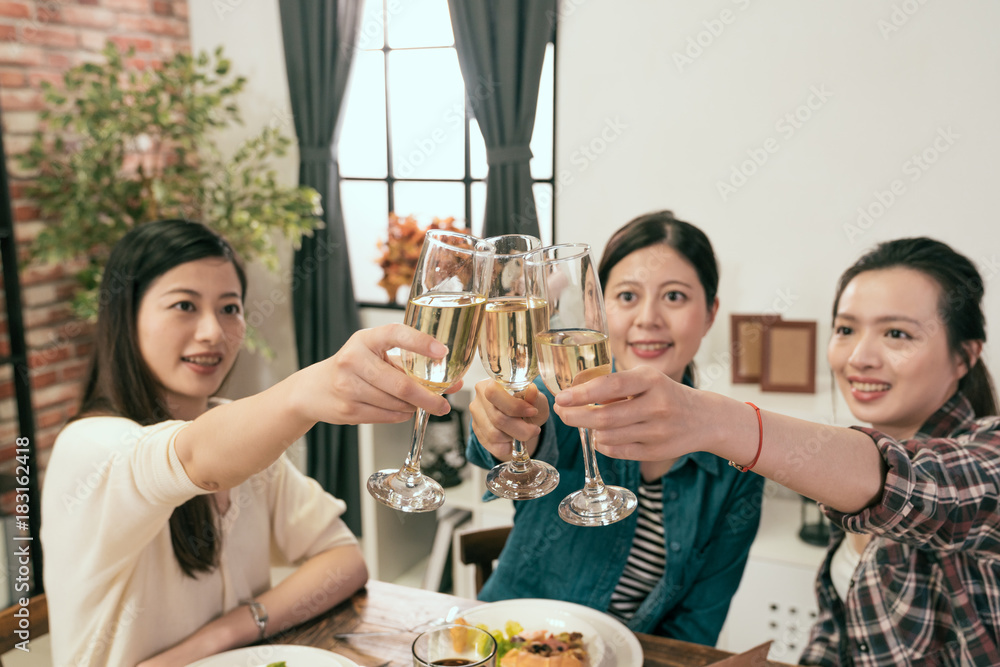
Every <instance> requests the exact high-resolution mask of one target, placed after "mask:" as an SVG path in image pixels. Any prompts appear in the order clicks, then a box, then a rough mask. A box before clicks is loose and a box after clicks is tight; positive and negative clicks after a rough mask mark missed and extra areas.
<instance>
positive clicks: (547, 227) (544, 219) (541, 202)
mask: <svg viewBox="0 0 1000 667" xmlns="http://www.w3.org/2000/svg"><path fill="white" fill-rule="evenodd" d="M531 191H532V192H533V193H534V194H535V208H537V209H538V235H539V238H541V239H542V245H551V244H552V186H551V185H549V184H548V183H535V184H534V185H533V186H531Z"/></svg>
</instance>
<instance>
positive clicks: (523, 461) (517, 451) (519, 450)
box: [507, 389, 531, 472]
mask: <svg viewBox="0 0 1000 667" xmlns="http://www.w3.org/2000/svg"><path fill="white" fill-rule="evenodd" d="M507 391H509V392H510V395H511V396H513V397H514V398H524V391H525V390H524V389H522V390H521V391H513V390H511V389H508V390H507ZM511 449H512V450H513V451H512V455H513V456H512V458H511V461H510V467H511V468H512V469H513V470H514V472H528V463H530V462H531V458H530V457H529V456H528V451H527V450H526V449H525V448H524V443H523V442H521V441H520V440H516V439H515V440H512V441H511Z"/></svg>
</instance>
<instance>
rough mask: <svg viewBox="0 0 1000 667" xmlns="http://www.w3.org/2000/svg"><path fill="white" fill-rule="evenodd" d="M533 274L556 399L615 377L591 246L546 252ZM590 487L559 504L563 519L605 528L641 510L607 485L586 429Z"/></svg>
mask: <svg viewBox="0 0 1000 667" xmlns="http://www.w3.org/2000/svg"><path fill="white" fill-rule="evenodd" d="M525 263H526V265H527V266H528V267H529V270H531V269H534V268H535V267H537V268H538V269H540V270H541V272H542V280H543V281H544V282H545V293H546V297H547V301H548V310H547V315H548V322H547V323H546V325H545V327H544V328H543V329H542V330H541V331H540V332H539V333H537V334H536V335H535V346H536V347H537V350H538V365H539V371H540V373H541V376H542V380H543V381H544V382H545V386H546V387H548V388H549V391H551V392H552V393H553V394H557V393H558V392H560V391H562V390H563V389H568V388H569V387H572V386H573V385H575V384H580V383H582V382H586V381H587V380H589V379H591V378H595V377H598V376H600V375H607V374H608V373H610V372H611V348H610V345H609V344H608V324H607V318H606V316H605V314H604V298H603V296H602V295H601V285H600V283H599V282H598V281H597V272H596V270H595V269H594V262H593V258H592V257H591V254H590V246H589V245H587V244H585V243H567V244H562V245H557V246H550V247H547V248H541V249H540V250H536V251H534V252H532V253H530V254H528V256H527V258H526V259H525ZM580 441H581V445H582V447H583V457H584V478H585V479H584V487H583V489H582V490H580V491H574V492H573V493H571V494H570V495H568V496H566V498H565V499H563V501H562V502H561V503H560V504H559V516H561V517H562V518H563V519H564V520H565V521H567V522H568V523H571V524H574V525H577V526H604V525H607V524H609V523H614V522H616V521H621V520H622V519H624V518H625V517H627V516H628V515H629V514H631V513H632V512H633V511H635V508H636V505H637V500H636V497H635V494H634V493H632V492H631V491H629V490H628V489H626V488H622V487H620V486H609V485H606V484H604V482H603V480H602V479H601V473H600V471H599V470H598V469H597V453H596V451H595V450H594V443H593V440H592V438H591V433H590V431H589V430H588V429H583V428H581V429H580Z"/></svg>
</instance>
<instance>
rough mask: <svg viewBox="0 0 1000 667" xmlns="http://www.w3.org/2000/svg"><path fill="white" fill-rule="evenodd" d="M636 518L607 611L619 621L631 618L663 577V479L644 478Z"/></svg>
mask: <svg viewBox="0 0 1000 667" xmlns="http://www.w3.org/2000/svg"><path fill="white" fill-rule="evenodd" d="M638 514H639V519H638V522H637V524H636V528H635V536H634V537H633V538H632V548H631V550H630V551H629V554H628V561H627V562H626V564H625V571H624V572H622V576H621V579H619V580H618V585H617V586H615V590H614V592H613V593H612V594H611V603H610V605H609V606H608V612H609V613H610V614H612V615H613V616H616V617H617V618H618V619H620V620H622V621H627V620H628V619H630V618H632V615H633V614H635V612H636V610H637V609H638V608H639V605H641V604H642V602H643V600H645V599H646V596H648V595H649V593H650V591H652V590H653V588H654V587H655V586H656V584H657V582H658V581H659V580H660V579H661V578H662V577H663V572H664V570H665V568H666V550H665V549H664V539H663V480H662V478H657V479H655V480H653V481H652V482H647V481H645V480H643V482H642V485H641V486H640V487H639V507H638Z"/></svg>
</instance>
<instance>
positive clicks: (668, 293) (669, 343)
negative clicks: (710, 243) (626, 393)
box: [604, 243, 719, 382]
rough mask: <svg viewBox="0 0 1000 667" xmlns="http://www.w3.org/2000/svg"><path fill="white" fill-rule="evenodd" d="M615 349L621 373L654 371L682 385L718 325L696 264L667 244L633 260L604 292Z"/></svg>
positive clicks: (615, 270)
mask: <svg viewBox="0 0 1000 667" xmlns="http://www.w3.org/2000/svg"><path fill="white" fill-rule="evenodd" d="M604 300H605V309H606V310H607V315H608V329H609V331H610V334H611V349H612V352H613V353H614V356H615V364H616V366H617V368H618V369H621V370H628V369H631V368H636V367H637V366H651V367H653V368H655V369H657V370H658V371H660V372H661V373H664V374H665V375H667V376H669V377H670V378H672V379H674V380H676V381H677V382H680V381H681V380H682V379H683V377H684V369H685V368H686V367H687V365H688V364H689V363H690V362H691V360H692V359H693V358H694V355H695V353H697V352H698V348H699V346H700V345H701V340H702V338H703V337H704V336H705V334H706V333H708V330H709V329H710V328H711V326H712V323H713V322H714V321H715V313H716V311H717V310H718V307H719V301H718V299H716V300H715V302H714V303H713V304H712V307H711V308H709V307H708V305H707V304H706V303H705V288H704V287H703V286H702V284H701V281H700V280H699V278H698V273H697V271H695V268H694V267H693V266H692V265H691V263H690V262H689V261H688V260H687V259H685V258H684V257H683V256H682V255H681V254H680V253H678V252H677V251H676V250H674V249H673V248H671V247H670V246H669V245H667V244H665V243H658V244H655V245H651V246H647V247H645V248H642V249H640V250H636V251H635V252H633V253H631V254H629V255H627V256H626V257H625V258H624V259H622V260H621V261H620V262H618V263H617V264H615V266H614V268H612V269H611V272H610V273H609V274H608V281H607V286H606V289H605V290H604Z"/></svg>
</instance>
